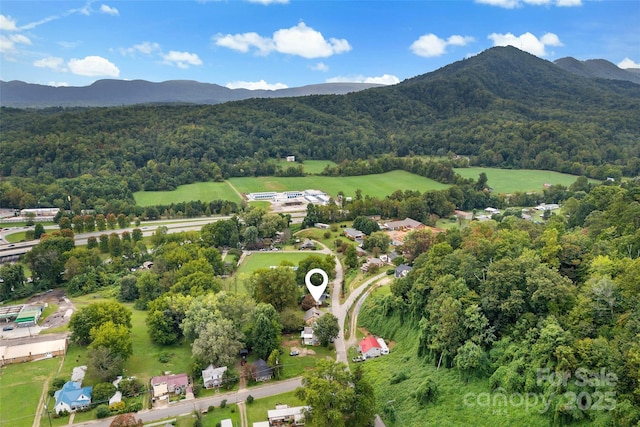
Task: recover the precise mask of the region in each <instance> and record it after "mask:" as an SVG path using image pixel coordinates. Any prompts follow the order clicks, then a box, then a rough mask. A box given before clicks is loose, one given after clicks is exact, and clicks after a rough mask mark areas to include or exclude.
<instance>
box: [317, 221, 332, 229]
mask: <svg viewBox="0 0 640 427" xmlns="http://www.w3.org/2000/svg"><path fill="white" fill-rule="evenodd" d="M313 226H314V227H315V228H319V229H321V230H326V229H328V228H329V224H325V223H323V222H316V223H315V224H313Z"/></svg>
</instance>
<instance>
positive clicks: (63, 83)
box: [47, 82, 69, 87]
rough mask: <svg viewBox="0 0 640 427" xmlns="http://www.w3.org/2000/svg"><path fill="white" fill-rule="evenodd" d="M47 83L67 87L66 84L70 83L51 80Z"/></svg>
mask: <svg viewBox="0 0 640 427" xmlns="http://www.w3.org/2000/svg"><path fill="white" fill-rule="evenodd" d="M47 85H49V86H53V87H66V86H69V83H67V82H49V83H47Z"/></svg>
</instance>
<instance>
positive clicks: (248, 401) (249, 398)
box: [247, 395, 253, 405]
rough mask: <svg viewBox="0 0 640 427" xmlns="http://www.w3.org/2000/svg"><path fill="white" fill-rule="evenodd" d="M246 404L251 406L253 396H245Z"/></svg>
mask: <svg viewBox="0 0 640 427" xmlns="http://www.w3.org/2000/svg"><path fill="white" fill-rule="evenodd" d="M247 403H248V404H249V405H251V404H252V403H253V396H251V395H249V396H247Z"/></svg>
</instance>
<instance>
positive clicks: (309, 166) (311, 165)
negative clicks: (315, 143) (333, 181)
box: [302, 160, 336, 175]
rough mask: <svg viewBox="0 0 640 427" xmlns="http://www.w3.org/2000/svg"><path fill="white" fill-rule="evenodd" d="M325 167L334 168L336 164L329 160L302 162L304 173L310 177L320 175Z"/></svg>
mask: <svg viewBox="0 0 640 427" xmlns="http://www.w3.org/2000/svg"><path fill="white" fill-rule="evenodd" d="M327 165H329V166H336V163H335V162H333V161H331V160H305V161H304V162H302V168H303V169H304V173H308V174H312V175H320V174H321V173H322V171H323V170H324V168H325V167H326V166H327Z"/></svg>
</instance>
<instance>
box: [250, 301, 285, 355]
mask: <svg viewBox="0 0 640 427" xmlns="http://www.w3.org/2000/svg"><path fill="white" fill-rule="evenodd" d="M281 332H282V325H281V324H280V318H279V316H278V313H277V312H276V310H275V309H274V308H273V306H272V305H271V304H264V303H260V304H258V305H257V307H256V310H255V311H254V321H253V325H252V329H251V348H252V350H253V352H254V353H255V354H257V355H258V357H260V358H261V359H266V358H267V357H268V356H269V355H270V354H271V352H272V351H273V350H276V349H277V348H278V347H279V346H280V334H281Z"/></svg>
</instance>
